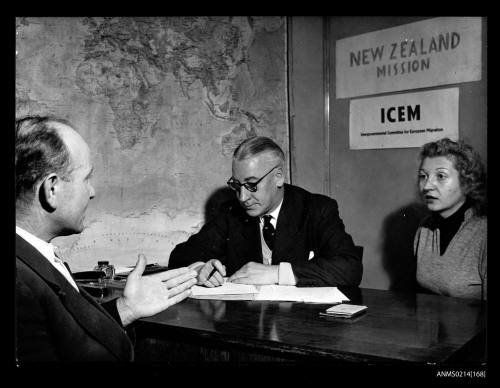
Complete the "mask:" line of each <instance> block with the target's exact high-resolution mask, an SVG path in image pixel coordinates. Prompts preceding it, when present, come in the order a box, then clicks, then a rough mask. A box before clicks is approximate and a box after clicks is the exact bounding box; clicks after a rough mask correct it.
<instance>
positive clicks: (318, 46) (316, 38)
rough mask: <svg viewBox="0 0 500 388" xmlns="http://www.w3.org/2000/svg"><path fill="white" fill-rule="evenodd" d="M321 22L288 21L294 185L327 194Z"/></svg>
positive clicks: (307, 20)
mask: <svg viewBox="0 0 500 388" xmlns="http://www.w3.org/2000/svg"><path fill="white" fill-rule="evenodd" d="M322 19H323V18H322V17H312V16H309V17H292V18H289V28H288V31H289V35H288V36H289V43H288V48H289V49H288V60H289V62H288V63H289V65H288V69H289V72H288V79H289V102H290V110H289V112H290V121H289V122H290V147H291V148H290V153H291V155H293V157H292V158H291V180H292V183H297V184H299V185H300V186H301V187H303V188H305V189H306V190H309V191H311V192H314V193H322V194H327V192H328V191H329V189H330V188H329V187H328V180H329V178H330V177H329V166H328V150H327V149H326V148H327V147H328V141H327V139H325V128H324V125H325V121H324V111H325V110H324V91H325V90H324V89H325V88H324V76H323V40H322V39H323V38H322V37H323V22H322V21H323V20H322Z"/></svg>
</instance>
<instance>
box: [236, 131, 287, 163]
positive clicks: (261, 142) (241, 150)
mask: <svg viewBox="0 0 500 388" xmlns="http://www.w3.org/2000/svg"><path fill="white" fill-rule="evenodd" d="M263 152H270V153H272V154H274V156H275V157H276V158H277V159H280V161H281V162H282V163H283V164H284V162H285V154H284V153H283V150H282V149H281V148H280V146H279V145H278V144H276V143H275V142H274V141H273V140H272V139H270V138H269V137H265V136H254V137H250V138H248V139H246V140H244V141H243V142H242V143H241V144H240V145H239V146H238V147H237V148H236V149H235V150H234V154H233V160H244V159H247V158H250V157H252V156H256V155H258V154H261V153H263Z"/></svg>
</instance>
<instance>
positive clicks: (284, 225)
mask: <svg viewBox="0 0 500 388" xmlns="http://www.w3.org/2000/svg"><path fill="white" fill-rule="evenodd" d="M294 194H295V193H294V192H293V191H292V189H291V188H290V186H289V185H288V184H285V193H284V197H283V204H282V205H281V209H280V212H279V215H278V223H277V224H276V240H275V243H274V251H273V256H272V259H273V264H277V263H279V262H280V261H281V259H282V258H283V255H285V253H286V251H287V250H288V247H289V246H290V245H292V244H293V243H294V238H295V235H296V234H297V232H298V231H299V230H300V225H301V224H302V222H303V221H302V218H303V214H304V203H303V201H299V200H298V199H297V198H296V196H295V195H294Z"/></svg>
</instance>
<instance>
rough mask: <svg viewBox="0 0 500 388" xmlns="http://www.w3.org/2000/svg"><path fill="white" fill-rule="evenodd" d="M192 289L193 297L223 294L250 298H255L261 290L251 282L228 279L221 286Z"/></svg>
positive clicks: (195, 287) (194, 287)
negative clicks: (241, 282) (234, 281)
mask: <svg viewBox="0 0 500 388" xmlns="http://www.w3.org/2000/svg"><path fill="white" fill-rule="evenodd" d="M191 290H192V294H191V296H192V297H197V296H199V297H204V296H219V295H221V296H224V295H247V296H248V299H254V298H253V295H254V294H257V293H258V292H259V290H257V287H255V286H253V285H251V284H238V283H231V282H226V281H225V282H224V283H223V284H222V286H219V287H203V286H193V287H192V288H191ZM214 299H215V298H214ZM217 299H219V298H217Z"/></svg>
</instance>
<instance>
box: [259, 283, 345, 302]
mask: <svg viewBox="0 0 500 388" xmlns="http://www.w3.org/2000/svg"><path fill="white" fill-rule="evenodd" d="M255 300H282V301H293V302H305V303H328V304H338V303H342V302H348V301H349V298H347V296H345V295H344V294H343V293H342V292H341V291H340V290H339V289H338V288H337V287H295V286H274V285H267V286H261V287H260V292H259V293H258V294H257V295H256V297H255Z"/></svg>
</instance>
